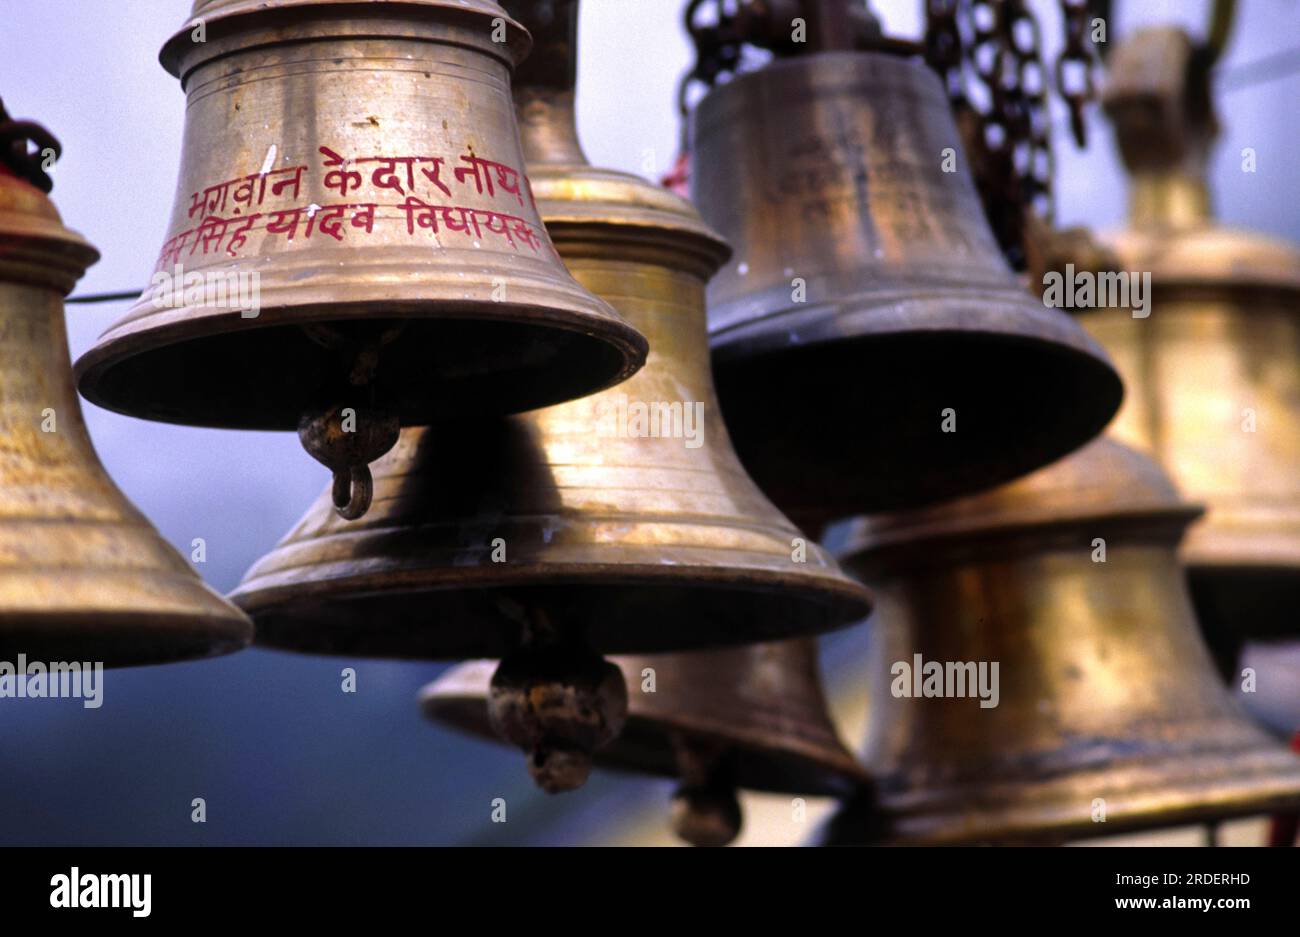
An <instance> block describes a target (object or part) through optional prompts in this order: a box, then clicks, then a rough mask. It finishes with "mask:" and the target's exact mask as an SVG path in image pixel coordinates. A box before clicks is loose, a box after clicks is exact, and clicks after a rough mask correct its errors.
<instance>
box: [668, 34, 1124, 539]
mask: <svg viewBox="0 0 1300 937" xmlns="http://www.w3.org/2000/svg"><path fill="white" fill-rule="evenodd" d="M692 132H693V173H694V174H693V180H692V181H693V192H694V195H695V200H696V202H697V204H698V205H699V207H700V212H701V214H702V215H703V216H704V218H705V220H706V221H708V222H709V223H710V224H711V225H713V226H714V227H716V228H717V229H718V230H719V231H720V232H722V234H723V236H724V237H726V238H727V239H728V240H729V241H730V242H731V243H732V245H733V246H734V247H735V253H734V255H733V257H732V260H731V262H730V263H729V264H728V265H727V266H726V267H725V268H723V270H722V272H721V273H720V274H719V275H718V276H717V277H716V278H715V279H714V280H713V282H712V283H711V284H710V287H709V296H708V298H709V327H710V333H711V340H712V344H713V354H714V367H715V369H716V373H717V384H718V393H719V396H720V398H721V401H722V407H723V412H724V413H725V414H726V419H727V425H728V426H729V427H730V428H731V431H732V434H733V436H734V437H735V439H736V441H737V446H738V450H739V453H740V457H741V461H742V462H743V463H744V464H745V466H746V468H747V469H749V471H750V472H751V473H752V474H753V476H754V479H755V480H756V481H757V482H758V484H759V487H761V488H762V489H763V491H764V492H765V493H767V495H768V496H769V497H771V498H772V500H773V501H775V502H776V504H777V506H778V507H780V508H781V510H783V511H786V512H788V513H790V514H791V515H792V516H814V515H815V516H820V517H821V518H822V519H834V518H836V517H844V516H848V515H849V514H856V513H861V512H862V511H865V510H880V509H885V508H893V507H898V506H903V505H907V504H913V503H922V502H929V501H933V500H935V499H937V498H941V497H950V496H954V495H957V494H960V493H964V492H967V491H972V490H976V489H979V488H982V487H987V486H989V485H992V484H995V483H997V482H1000V481H1005V480H1009V479H1012V478H1015V477H1017V476H1019V475H1022V474H1024V473H1025V472H1027V471H1029V470H1031V469H1034V468H1037V467H1039V466H1041V465H1044V464H1046V463H1048V462H1050V461H1052V460H1053V459H1056V458H1058V457H1060V456H1062V455H1065V454H1066V453H1067V452H1069V451H1070V450H1072V449H1074V448H1076V447H1078V446H1080V445H1082V444H1083V443H1084V442H1085V441H1086V440H1088V439H1090V438H1092V437H1093V436H1095V435H1096V434H1097V433H1098V432H1099V431H1100V430H1101V429H1102V427H1103V426H1105V424H1106V422H1107V421H1108V420H1109V419H1110V417H1111V416H1112V415H1113V414H1114V412H1115V410H1116V408H1117V407H1118V406H1119V402H1120V398H1121V395H1122V389H1121V387H1120V383H1119V379H1118V377H1117V376H1116V375H1115V373H1114V371H1113V370H1112V368H1111V366H1110V364H1109V362H1108V361H1107V359H1106V357H1105V354H1104V353H1103V352H1102V351H1101V349H1100V347H1099V346H1098V345H1096V344H1095V343H1094V342H1093V341H1092V340H1091V339H1089V338H1088V337H1087V336H1086V335H1085V334H1084V333H1083V331H1082V330H1081V329H1079V328H1078V327H1077V326H1076V325H1075V324H1074V323H1073V322H1071V321H1070V319H1069V317H1068V316H1067V315H1065V314H1064V313H1062V312H1059V311H1057V310H1053V309H1049V308H1046V307H1045V306H1044V305H1043V304H1042V303H1041V302H1038V301H1036V300H1034V299H1033V298H1032V297H1030V296H1027V295H1026V294H1025V291H1024V290H1023V289H1022V288H1021V286H1020V285H1019V283H1018V282H1017V279H1016V277H1015V276H1014V274H1013V273H1012V272H1011V270H1010V269H1009V268H1008V266H1007V264H1006V262H1005V261H1004V260H1003V259H1002V256H1001V254H1000V253H999V251H998V248H997V245H996V243H995V242H994V239H993V235H992V233H991V231H990V229H989V227H988V224H987V222H986V221H985V218H984V215H983V211H982V209H981V206H980V202H979V198H978V196H977V194H976V191H975V187H974V184H973V183H972V181H971V176H970V171H969V167H968V165H967V163H966V160H965V157H964V156H963V154H962V151H961V144H960V136H959V133H958V130H957V126H956V124H955V122H954V119H953V116H952V113H951V110H950V108H949V105H948V101H947V99H946V97H945V95H944V91H943V88H942V85H941V83H940V81H939V79H938V77H937V76H936V75H934V74H933V72H931V71H930V69H928V68H927V67H926V66H925V65H924V63H922V62H920V61H917V60H912V59H908V58H904V57H901V56H898V55H892V54H886V53H879V52H872V53H856V52H823V53H817V54H811V55H803V56H798V57H795V58H790V59H784V60H778V61H775V62H772V63H771V64H769V65H766V66H765V67H763V68H760V69H758V70H756V71H753V72H749V73H746V74H741V75H737V76H736V77H735V78H734V79H733V80H732V81H729V82H728V83H726V84H724V85H721V86H719V87H717V88H715V89H714V90H712V91H711V92H710V93H709V94H708V95H707V96H705V98H704V99H703V100H702V101H701V102H700V104H699V106H698V108H697V110H696V112H695V115H694V122H693V131H692ZM945 170H951V171H945ZM773 427H780V432H774V431H773ZM1026 427H1033V432H1026V430H1025V428H1026Z"/></svg>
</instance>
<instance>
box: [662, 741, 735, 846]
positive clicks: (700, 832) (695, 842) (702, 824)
mask: <svg viewBox="0 0 1300 937" xmlns="http://www.w3.org/2000/svg"><path fill="white" fill-rule="evenodd" d="M673 749H674V752H675V754H676V758H677V771H678V774H679V775H680V776H681V779H682V783H681V786H680V787H678V788H677V791H676V793H674V794H673V813H672V825H673V832H674V833H676V834H677V835H678V836H679V837H681V838H682V839H683V840H685V841H686V842H688V843H690V844H691V845H692V846H726V845H728V844H729V843H731V842H733V841H734V840H735V838H736V837H737V836H739V835H740V828H741V826H742V825H743V822H744V816H743V814H742V812H741V808H740V798H739V796H738V795H737V793H736V785H735V783H734V780H733V777H732V771H731V765H730V761H729V759H728V758H727V754H728V752H727V750H726V749H725V748H723V747H722V746H720V745H717V744H708V743H706V742H704V741H703V740H698V739H687V738H686V737H685V736H683V735H681V734H680V733H678V734H675V735H674V736H673Z"/></svg>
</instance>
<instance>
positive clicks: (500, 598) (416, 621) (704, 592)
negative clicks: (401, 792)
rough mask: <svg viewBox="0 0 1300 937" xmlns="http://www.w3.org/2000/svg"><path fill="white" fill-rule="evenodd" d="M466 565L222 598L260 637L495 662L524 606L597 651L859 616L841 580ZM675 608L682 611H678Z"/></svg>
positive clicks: (277, 643) (752, 635) (522, 630)
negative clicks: (690, 579)
mask: <svg viewBox="0 0 1300 937" xmlns="http://www.w3.org/2000/svg"><path fill="white" fill-rule="evenodd" d="M475 572H476V571H475V570H472V569H466V570H465V575H464V577H463V578H461V579H459V580H458V581H450V580H448V581H446V582H444V583H439V584H436V585H421V584H419V583H418V582H416V583H411V584H409V585H407V586H406V587H403V586H402V583H401V581H400V578H399V577H395V576H393V575H388V576H379V577H374V578H369V579H368V578H367V577H356V578H353V579H349V580H339V579H331V580H327V581H325V582H323V583H320V584H319V585H313V584H309V583H297V584H290V585H287V586H282V587H279V588H274V587H271V588H257V587H256V584H255V583H254V584H253V588H250V589H246V590H244V589H241V590H240V591H237V592H235V593H234V595H233V596H232V597H231V598H232V599H233V600H234V601H235V603H236V604H237V605H239V606H240V607H241V608H243V609H244V610H245V611H247V612H249V614H250V615H252V616H253V619H254V622H255V623H256V627H257V643H258V644H261V645H264V646H269V647H276V648H281V649H283V650H291V651H300V652H304V653H311V654H336V655H345V656H360V657H392V658H400V659H410V660H467V659H472V658H479V657H495V658H499V657H505V656H506V655H507V654H509V653H510V652H511V651H512V650H514V649H516V648H518V647H521V646H522V645H523V644H524V643H525V641H526V640H527V637H528V631H527V625H526V622H525V621H524V616H523V614H522V611H521V610H522V609H534V610H536V611H539V612H541V613H543V614H545V616H546V617H547V618H548V619H549V620H550V621H552V622H554V623H555V626H556V628H557V630H558V631H559V633H560V634H562V635H564V636H565V637H566V638H570V639H573V640H576V641H579V642H581V643H582V644H583V645H585V646H586V647H589V648H591V649H592V650H593V651H595V652H597V653H600V654H628V653H643V652H644V653H664V652H671V651H680V650H691V649H701V648H709V647H718V646H725V645H732V644H739V643H750V642H753V641H769V640H777V639H780V638H786V637H791V636H794V635H801V634H815V633H819V632H823V631H829V630H831V629H834V628H838V627H845V626H847V625H849V624H852V623H853V622H855V621H857V620H860V618H861V617H862V614H864V603H863V602H862V600H861V597H860V596H859V595H858V593H857V592H856V591H853V590H854V588H855V587H853V586H852V585H851V584H846V585H845V586H844V587H843V590H842V594H840V593H837V592H836V591H835V590H834V587H833V586H828V585H827V584H826V583H823V582H817V583H814V584H810V585H807V586H804V587H802V588H800V587H799V586H797V585H790V584H771V585H765V586H754V585H750V586H749V587H747V588H737V586H736V585H735V582H734V576H733V575H729V576H728V578H729V579H730V580H731V581H729V582H714V583H709V582H698V581H697V582H695V583H684V582H676V583H674V582H664V581H662V576H663V575H664V574H665V573H671V572H672V571H671V570H667V571H648V572H647V575H646V576H645V577H643V578H641V579H639V580H638V579H636V578H634V577H632V576H631V575H630V574H628V573H627V572H621V571H620V572H611V571H609V570H607V569H606V570H601V569H597V570H593V571H591V572H590V574H588V575H587V576H580V575H577V574H575V573H574V572H572V571H557V570H555V569H553V568H540V569H537V570H533V571H529V572H521V571H520V570H514V571H513V573H512V572H511V571H510V570H505V571H503V570H502V567H500V566H497V567H496V568H494V569H488V570H486V571H484V570H478V571H477V573H478V575H479V578H482V579H484V580H486V581H490V582H491V583H492V586H491V587H486V586H476V585H475V584H474V582H473V576H474V573H475ZM652 572H653V573H658V574H659V577H660V581H655V580H654V579H652V578H651V573H652ZM722 572H723V573H724V574H729V573H730V571H727V570H723V571H722ZM677 575H678V576H680V575H681V573H680V571H679V572H678V573H677ZM399 576H400V574H399ZM395 579H396V580H397V581H395ZM521 579H531V580H533V581H532V582H522V583H521V582H520V580H521ZM538 580H540V582H538ZM543 583H544V584H543ZM684 608H689V609H690V610H691V614H690V615H683V614H682V611H681V610H682V609H684ZM760 632H761V633H760Z"/></svg>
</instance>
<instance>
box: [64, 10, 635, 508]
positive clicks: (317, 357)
mask: <svg viewBox="0 0 1300 937" xmlns="http://www.w3.org/2000/svg"><path fill="white" fill-rule="evenodd" d="M528 45H529V38H528V35H527V33H526V32H525V31H524V30H523V29H522V28H521V27H520V26H519V24H518V23H516V22H515V21H514V20H512V19H510V18H509V17H508V16H506V15H505V13H504V11H503V10H502V9H501V7H500V6H499V5H498V4H497V3H495V2H493V0H403V2H380V3H355V4H354V3H337V2H331V0H276V2H273V3H264V2H253V0H197V2H196V3H195V5H194V14H193V17H192V19H191V20H190V22H188V23H187V24H186V25H185V27H184V28H182V30H181V31H180V32H178V33H177V34H176V35H175V36H174V37H173V38H172V39H170V40H169V41H168V42H167V43H166V44H165V45H164V47H163V50H162V54H161V59H162V62H163V64H164V66H165V67H166V68H167V69H168V70H169V71H170V72H172V73H173V74H175V75H177V76H178V77H179V78H180V79H181V83H182V86H183V87H184V89H185V91H186V97H187V102H186V123H185V139H184V149H183V154H182V161H181V171H180V181H179V184H178V187H177V194H176V201H175V204H174V207H173V210H172V218H171V222H170V224H169V225H168V231H167V239H166V241H165V243H164V244H163V247H162V251H161V253H160V254H159V257H158V261H157V266H156V269H155V273H154V277H153V280H152V283H151V287H150V288H149V289H147V290H146V291H145V293H144V294H143V295H142V296H141V297H140V299H139V301H138V302H137V303H136V304H135V305H134V306H133V307H132V308H131V309H130V310H129V311H128V312H127V314H126V316H125V317H123V318H122V319H121V321H119V322H117V323H116V324H114V325H113V326H111V327H110V328H109V329H108V330H107V331H106V332H105V333H104V334H103V336H102V337H101V338H100V340H99V342H98V344H96V345H95V347H94V348H92V349H91V350H90V351H89V352H87V353H86V354H85V355H84V356H83V357H82V358H81V359H80V360H79V361H78V362H77V374H78V380H79V385H80V389H81V392H82V393H83V394H85V396H86V397H87V398H88V399H90V400H91V401H93V402H95V403H97V404H99V405H101V406H104V407H107V408H109V409H111V410H116V411H119V412H123V413H129V414H132V415H135V416H140V417H145V418H148V419H155V420H163V421H168V422H177V423H189V424H195V425H203V426H216V427H239V428H249V429H268V430H289V429H294V428H298V429H299V432H300V435H301V436H302V438H303V442H304V445H306V447H307V448H308V450H309V451H310V452H311V453H312V454H313V455H314V456H315V457H316V458H317V459H319V460H320V461H322V462H324V463H325V464H326V465H327V466H329V467H330V468H331V469H332V470H333V471H334V473H335V477H336V494H335V502H336V504H337V505H338V506H339V508H340V510H342V511H344V512H345V514H346V515H347V516H350V517H355V516H357V515H359V514H361V513H364V510H365V508H366V507H367V505H368V502H369V494H368V488H369V475H368V472H367V470H366V465H367V463H369V462H370V461H372V460H373V459H375V458H377V457H378V456H379V455H380V454H382V453H383V452H384V451H386V450H387V449H388V448H390V447H391V446H392V444H393V443H394V441H395V440H396V436H397V430H398V426H399V424H400V425H402V426H409V425H424V424H427V423H429V422H431V421H434V420H439V419H443V418H449V417H469V416H472V415H475V414H500V413H512V412H518V411H523V410H529V409H532V408H535V407H540V406H545V405H549V404H554V403H558V402H560V401H563V400H568V399H570V398H573V397H578V396H582V395H584V394H587V393H590V392H592V391H596V390H600V389H602V388H604V387H608V386H610V385H612V384H614V383H616V382H618V381H619V380H621V379H623V378H625V377H627V376H628V375H629V374H631V373H632V372H633V371H635V370H636V369H637V368H638V367H639V366H640V364H641V362H642V361H643V360H644V355H645V341H644V339H643V338H642V337H641V336H640V335H638V334H637V332H636V331H635V330H634V329H632V328H631V327H630V326H628V325H627V323H625V322H623V321H622V320H621V319H620V318H619V317H618V315H617V314H616V313H614V311H613V310H612V309H611V308H610V307H609V306H608V305H607V304H606V303H604V302H601V301H600V300H598V299H596V298H595V297H594V296H592V295H591V293H589V292H588V291H587V290H585V289H583V288H582V287H581V286H579V285H578V284H577V283H576V282H574V280H573V278H572V277H570V276H569V275H568V273H567V272H566V271H565V269H564V266H563V264H562V263H561V262H560V259H559V257H558V256H557V255H556V253H555V251H554V248H553V246H552V245H551V242H550V240H549V239H548V238H547V235H546V231H545V229H544V228H543V227H542V224H541V221H540V219H539V218H538V214H537V209H536V206H535V204H534V202H533V198H532V195H531V193H530V191H529V186H528V180H527V178H526V177H525V175H524V172H523V154H522V152H521V149H520V143H519V136H518V129H517V127H516V125H515V118H514V110H513V108H512V106H511V95H510V73H511V68H512V66H513V65H514V64H515V63H517V62H518V61H519V59H520V58H522V57H523V56H524V54H525V53H526V52H527V48H528ZM448 457H450V455H449V456H448Z"/></svg>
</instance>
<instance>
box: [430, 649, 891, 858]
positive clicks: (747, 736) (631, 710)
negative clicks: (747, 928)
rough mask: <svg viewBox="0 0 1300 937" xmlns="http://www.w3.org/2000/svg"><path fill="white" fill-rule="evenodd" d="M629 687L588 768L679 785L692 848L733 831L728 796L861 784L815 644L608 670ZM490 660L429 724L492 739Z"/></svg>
mask: <svg viewBox="0 0 1300 937" xmlns="http://www.w3.org/2000/svg"><path fill="white" fill-rule="evenodd" d="M616 663H617V664H618V666H619V669H621V670H622V671H623V675H624V677H625V678H626V681H627V686H628V713H627V724H626V725H625V726H624V728H623V732H622V734H621V735H620V736H619V737H618V738H617V739H616V740H614V741H613V742H611V743H610V744H609V745H608V746H607V747H605V748H603V749H601V750H600V751H599V752H597V753H596V759H595V762H596V765H597V766H598V767H603V768H610V769H613V770H616V771H629V772H637V773H643V774H653V775H661V776H664V777H673V778H679V779H681V780H682V785H681V787H680V788H679V790H678V792H677V794H676V796H675V797H674V804H673V828H674V830H675V831H676V832H677V834H678V835H679V836H681V837H682V838H683V839H685V840H686V841H687V842H689V843H692V844H694V845H697V846H721V845H726V844H727V843H729V842H731V841H732V840H733V839H734V838H735V837H736V835H737V834H738V833H739V832H740V829H741V822H742V815H741V807H740V802H739V800H738V799H737V797H736V791H737V790H738V789H741V790H754V791H769V792H775V793H790V794H808V795H822V796H835V797H842V796H845V795H846V794H848V793H850V792H851V791H852V790H854V789H855V788H857V787H859V786H861V785H862V784H863V783H865V782H866V773H865V772H864V771H863V769H862V768H861V767H860V766H859V765H858V764H857V763H856V762H855V761H854V760H853V756H852V755H850V754H849V752H848V751H847V749H845V747H844V745H843V743H842V742H840V739H839V737H838V735H837V734H836V732H835V726H834V725H833V724H832V723H831V719H830V715H829V713H828V712H827V710H826V701H825V698H824V697H823V695H822V689H821V681H820V679H819V678H818V672H817V645H816V642H815V641H813V640H812V639H808V638H803V639H795V640H790V641H778V642H772V643H769V644H753V645H748V646H745V647H739V648H725V649H722V650H713V651H692V652H687V653H682V654H663V655H653V656H647V657H624V658H618V659H616ZM495 666H496V665H495V662H493V661H471V662H469V663H466V664H461V665H459V666H457V667H455V668H453V669H452V670H450V671H448V672H447V673H445V674H443V675H442V676H441V677H439V678H438V679H437V680H435V681H434V682H433V683H431V684H429V685H428V686H427V687H425V688H424V690H423V691H422V692H421V694H420V705H421V707H422V708H423V710H424V712H425V714H426V715H427V716H428V717H429V718H430V719H432V720H434V721H435V722H441V723H445V724H448V725H451V726H453V727H455V728H458V729H461V730H463V731H467V732H470V733H473V734H476V735H480V736H490V735H492V734H493V732H492V727H491V724H490V719H489V710H488V705H487V701H488V693H489V683H490V680H491V676H492V670H493V668H494V667H495Z"/></svg>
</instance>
